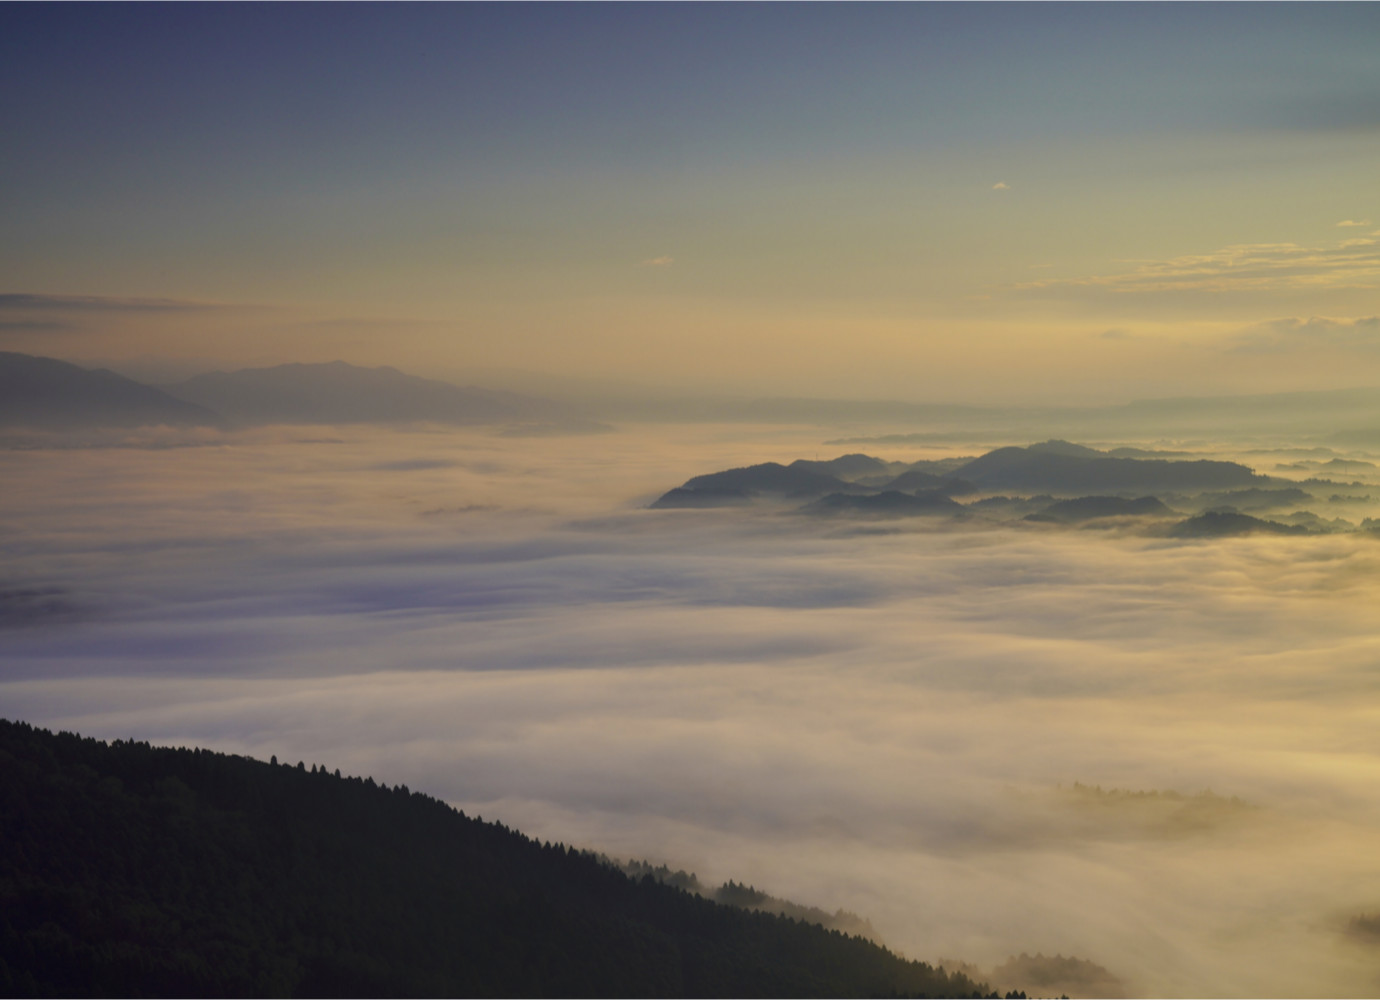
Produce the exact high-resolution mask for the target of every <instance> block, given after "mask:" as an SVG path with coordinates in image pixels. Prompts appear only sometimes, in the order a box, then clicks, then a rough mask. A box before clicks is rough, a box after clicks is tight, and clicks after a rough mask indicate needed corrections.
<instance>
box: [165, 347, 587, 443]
mask: <svg viewBox="0 0 1380 1000" xmlns="http://www.w3.org/2000/svg"><path fill="white" fill-rule="evenodd" d="M161 388H162V389H163V390H164V391H165V392H167V393H168V394H170V395H172V396H175V397H177V398H178V399H182V400H186V401H187V402H189V403H195V404H197V405H198V406H203V407H206V408H208V409H211V410H214V411H215V412H217V413H220V414H222V415H223V416H225V417H226V419H228V420H230V421H231V422H233V423H235V424H239V425H241V426H245V425H254V424H358V423H377V424H394V423H412V422H418V421H427V422H432V423H441V424H532V425H537V426H540V427H550V426H552V425H555V426H557V427H565V428H570V429H586V430H592V429H596V428H597V426H598V425H595V424H593V423H592V422H591V421H588V420H586V419H585V418H584V417H583V416H582V415H581V413H580V412H579V411H578V410H577V409H575V408H574V407H572V406H570V405H568V404H565V403H560V402H556V401H553V400H548V399H539V398H537V397H535V396H523V395H520V394H518V393H515V392H507V391H504V390H500V389H480V388H476V387H473V386H465V387H462V386H458V385H453V384H451V383H450V382H441V381H438V380H436V379H428V378H421V377H419V376H417V375H407V374H404V373H403V372H400V371H398V370H397V369H396V368H388V367H383V368H361V367H358V366H355V365H350V364H346V363H345V362H343V361H332V362H329V363H327V364H287V365H277V366H275V367H272V368H245V369H241V370H240V371H234V372H219V371H217V372H209V373H207V374H205V375H197V376H194V377H192V378H189V379H186V380H185V381H182V382H176V383H174V384H172V385H166V386H162V387H161Z"/></svg>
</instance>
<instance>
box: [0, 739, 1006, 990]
mask: <svg viewBox="0 0 1380 1000" xmlns="http://www.w3.org/2000/svg"><path fill="white" fill-rule="evenodd" d="M978 989H979V987H978V985H977V984H975V983H974V982H973V981H972V980H970V979H968V978H966V977H964V976H962V975H947V974H945V973H944V972H943V971H941V970H937V969H934V968H932V967H930V966H928V965H925V964H924V963H920V962H910V961H906V960H904V959H901V958H899V957H897V956H895V955H893V954H891V953H890V952H888V951H886V950H884V949H882V948H880V947H878V946H876V945H874V944H872V943H870V942H867V941H864V940H862V939H860V938H855V937H847V936H845V935H842V934H840V933H838V932H837V931H826V930H825V929H823V928H822V927H819V926H814V925H808V924H803V923H799V922H796V921H793V920H789V919H786V918H783V917H780V916H776V915H772V914H769V913H762V912H748V911H745V910H742V909H736V908H732V907H728V906H723V905H720V904H717V903H714V902H711V901H709V900H706V899H702V898H699V897H697V896H695V895H692V894H690V893H687V892H685V891H683V890H680V889H677V888H675V887H673V886H670V885H665V884H661V883H659V882H658V881H657V880H656V879H655V878H652V877H651V876H648V877H645V878H642V879H640V880H636V881H634V880H633V879H630V878H628V877H627V876H626V875H624V874H623V873H622V872H620V871H617V870H615V869H613V868H611V867H609V866H608V865H605V864H602V863H600V862H599V861H598V860H597V859H596V858H595V857H594V856H592V855H589V854H586V853H581V852H577V851H575V850H573V849H571V848H566V847H563V846H560V845H554V846H553V845H551V844H540V843H538V842H536V841H533V840H529V839H528V838H526V837H524V836H523V835H522V834H520V833H517V832H516V831H513V830H509V829H507V828H505V827H504V826H503V825H501V824H496V823H485V822H483V821H482V820H480V819H478V818H471V817H467V816H465V815H464V814H463V813H460V812H457V811H455V810H454V809H452V808H450V807H449V806H447V805H445V804H444V803H442V802H439V801H437V800H435V799H432V798H429V797H427V796H425V795H421V794H419V793H415V792H410V791H409V790H408V789H407V788H406V787H403V786H398V787H395V788H391V789H390V788H388V787H386V786H381V785H376V784H375V783H374V782H373V780H372V779H367V778H366V779H360V778H342V777H341V776H340V773H339V772H338V771H337V772H336V773H335V774H333V775H332V774H328V773H327V772H326V771H325V770H324V769H320V768H318V767H316V766H315V765H313V766H312V767H311V768H310V769H308V768H307V767H306V766H305V765H304V764H302V763H298V764H297V765H296V766H295V767H294V766H288V765H278V764H277V763H276V761H274V762H273V763H269V764H265V763H262V762H260V761H254V760H249V759H246V758H242V757H234V756H229V755H225V754H218V753H212V752H209V751H204V750H186V749H168V748H157V747H152V746H150V745H149V744H147V743H135V742H125V741H116V742H115V743H111V744H106V743H103V742H99V741H96V740H92V739H83V738H81V737H78V736H75V735H71V734H59V735H57V736H54V735H52V734H50V733H48V732H45V731H43V730H40V729H35V728H32V727H30V726H27V725H25V724H23V723H12V722H0V991H3V992H4V993H6V994H8V995H16V994H18V995H46V996H91V995H98V996H169V995H181V996H266V995H269V996H328V995H329V996H341V995H346V996H634V995H636V996H896V995H912V996H913V995H930V996H954V995H971V994H973V993H974V991H976V990H978ZM982 989H983V991H985V987H983V988H982Z"/></svg>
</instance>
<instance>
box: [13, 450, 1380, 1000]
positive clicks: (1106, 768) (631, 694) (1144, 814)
mask: <svg viewBox="0 0 1380 1000" xmlns="http://www.w3.org/2000/svg"><path fill="white" fill-rule="evenodd" d="M849 434H852V435H854V436H855V437H857V436H864V437H865V436H867V435H868V434H872V435H873V437H874V438H882V441H875V440H874V442H873V443H868V444H849V445H846V446H845V445H839V444H831V443H828V442H831V441H837V440H840V439H843V438H845V437H847V436H848V435H849ZM1048 436H1049V435H1048V434H1046V435H1043V436H1042V435H1040V434H1039V428H1032V434H1031V435H1030V436H1029V437H1027V438H1024V439H1013V438H991V437H988V438H983V439H974V440H967V441H965V440H961V439H960V438H959V435H956V434H953V435H950V436H949V439H948V440H945V441H939V442H936V441H929V442H917V441H914V440H910V441H907V440H906V439H905V437H904V435H892V436H891V439H890V443H883V442H884V441H885V440H886V436H885V435H882V434H878V433H875V429H874V430H868V429H867V428H861V429H860V428H858V427H856V426H851V427H843V428H840V427H835V426H829V427H821V426H816V425H794V424H766V423H758V424H754V425H750V426H749V425H734V424H726V423H725V424H673V423H663V424H660V425H656V426H649V425H643V426H624V427H622V428H621V429H619V430H618V431H617V432H613V433H600V434H588V435H564V436H519V437H514V436H504V435H501V434H495V433H493V432H492V430H487V429H482V430H481V429H455V428H444V429H443V428H430V429H415V428H414V429H410V430H406V429H400V430H386V429H378V428H371V427H365V426H359V425H356V426H340V427H292V428H286V427H269V428H259V429H248V430H240V431H221V430H214V429H189V430H183V431H173V430H163V431H155V430H145V431H124V432H110V433H108V434H105V435H104V436H102V435H101V434H97V433H94V432H93V433H92V434H88V435H85V436H83V437H80V438H74V437H72V436H70V435H67V436H64V435H60V434H53V435H40V434H34V435H30V436H28V437H25V438H23V439H22V440H19V439H14V440H10V441H9V444H10V447H9V448H7V449H6V450H3V451H0V477H2V478H3V481H4V482H5V483H6V488H5V489H4V491H3V493H0V545H3V547H4V552H5V560H4V564H3V577H0V656H3V659H4V661H5V664H6V671H5V675H4V678H3V681H0V702H3V704H4V706H5V715H6V716H7V717H12V718H22V719H25V720H27V721H29V722H31V723H33V724H35V725H40V726H46V727H50V728H54V729H57V728H62V729H70V730H77V731H80V732H82V733H83V734H85V735H90V736H97V737H101V738H105V739H112V738H124V737H131V736H132V737H135V738H138V739H149V740H152V741H153V742H155V743H167V744H182V745H189V746H190V745H202V746H208V747H212V748H215V749H218V750H223V751H228V752H234V753H242V754H248V755H252V756H255V757H258V758H261V759H267V758H268V757H269V756H270V755H277V756H278V757H279V758H280V759H285V760H290V761H296V760H298V759H301V760H304V761H306V762H307V763H308V764H313V763H319V764H321V765H324V766H326V767H329V768H331V769H335V768H339V769H341V770H342V771H343V772H345V773H356V774H369V775H373V776H374V777H376V778H377V779H379V780H382V781H387V782H392V783H396V782H403V783H406V784H407V785H409V786H411V787H413V788H416V789H419V790H423V791H426V792H428V793H430V794H433V795H436V796H438V797H440V798H443V799H445V800H447V801H449V802H451V803H452V804H454V805H456V806H458V807H461V808H463V809H464V810H466V811H467V812H469V813H471V814H479V815H482V816H483V817H484V818H486V819H498V820H501V821H503V822H504V823H506V824H509V825H511V826H515V827H517V828H518V829H521V830H523V831H524V832H526V833H528V834H531V835H533V836H536V837H539V838H542V839H549V840H553V841H555V840H560V841H563V842H566V843H572V844H576V845H579V846H582V847H587V848H590V849H593V850H597V851H601V852H604V853H605V854H608V855H610V856H612V857H615V858H625V859H631V858H636V859H645V860H647V861H650V862H652V863H653V864H666V865H668V866H669V867H670V868H672V869H684V870H686V871H687V872H694V873H695V874H696V875H697V876H698V877H699V879H700V880H701V881H702V882H704V883H706V884H718V882H721V881H723V880H727V879H736V880H738V881H739V882H748V883H751V884H753V885H755V886H757V887H758V888H760V889H763V890H765V891H767V892H770V893H772V894H773V895H775V896H779V897H784V898H787V899H791V900H793V901H795V902H798V903H801V904H803V905H808V906H818V907H822V908H824V909H826V910H829V911H833V910H834V909H835V908H840V907H841V908H844V909H847V910H850V911H853V912H855V913H858V914H860V915H862V916H864V917H866V918H867V919H869V920H870V921H871V923H872V925H873V927H874V928H875V930H876V932H877V934H878V935H879V937H880V938H881V939H882V940H883V941H884V942H885V943H887V944H888V945H889V946H891V947H893V948H895V949H897V950H899V951H901V952H903V953H905V954H906V955H908V956H910V957H914V958H921V959H924V960H927V961H939V960H944V961H946V962H950V963H952V962H954V961H960V960H961V961H964V962H968V963H972V964H973V965H974V966H976V967H978V968H979V969H980V970H990V969H992V967H994V966H998V965H1000V964H1001V963H1003V962H1005V961H1007V959H1008V958H1010V957H1011V956H1015V955H1018V954H1019V953H1022V952H1025V953H1028V954H1030V955H1035V954H1036V953H1042V954H1043V955H1045V956H1053V955H1056V954H1059V955H1063V956H1077V957H1078V958H1080V959H1086V960H1088V961H1089V962H1092V963H1096V964H1097V965H1100V966H1102V967H1104V968H1105V969H1106V970H1108V972H1109V973H1110V974H1111V975H1113V976H1115V977H1117V981H1116V983H1115V984H1114V985H1113V987H1112V988H1119V989H1121V990H1122V991H1123V992H1126V993H1152V994H1161V995H1190V994H1191V995H1246V994H1269V995H1291V994H1318V993H1332V994H1338V995H1344V994H1354V995H1367V994H1373V993H1374V991H1375V989H1376V987H1377V985H1380V937H1377V936H1376V935H1375V934H1374V924H1375V921H1373V920H1372V921H1367V920H1366V919H1365V918H1366V917H1367V915H1373V914H1375V913H1376V912H1377V911H1380V857H1377V855H1376V854H1375V852H1374V850H1373V844H1374V842H1375V838H1376V836H1377V834H1378V833H1380V799H1377V797H1376V795H1375V788H1376V787H1377V781H1378V780H1380V743H1378V742H1377V736H1376V732H1377V721H1380V673H1377V665H1380V637H1377V635H1376V634H1375V628H1374V623H1375V607H1376V600H1377V597H1380V583H1377V580H1380V540H1377V538H1376V536H1375V534H1374V532H1372V531H1370V530H1360V526H1361V525H1362V524H1363V523H1364V518H1366V517H1374V516H1377V513H1378V512H1380V503H1377V504H1376V509H1371V507H1370V500H1369V499H1368V498H1369V496H1370V493H1368V492H1367V489H1368V488H1369V489H1371V490H1372V491H1373V492H1374V493H1375V494H1376V495H1377V496H1380V477H1377V476H1376V475H1375V472H1376V470H1375V468H1374V466H1369V465H1367V464H1366V463H1368V462H1370V461H1373V460H1374V459H1375V457H1376V456H1375V455H1374V454H1370V453H1367V452H1365V451H1364V450H1359V451H1358V450H1354V449H1353V450H1346V449H1341V450H1337V451H1331V450H1329V449H1325V448H1319V447H1318V446H1317V444H1316V442H1298V441H1289V440H1278V441H1274V442H1272V443H1266V442H1262V441H1261V440H1260V439H1253V440H1249V441H1241V442H1229V441H1216V442H1212V443H1204V442H1202V441H1190V442H1187V443H1185V442H1173V441H1169V442H1166V441H1164V440H1154V441H1138V440H1136V439H1134V438H1131V437H1129V436H1128V437H1125V438H1119V439H1117V440H1114V441H1113V440H1100V441H1089V439H1088V438H1086V437H1085V438H1081V439H1076V440H1082V441H1087V442H1088V443H1091V444H1094V445H1095V446H1096V447H1098V448H1112V447H1116V446H1138V447H1143V448H1146V449H1161V450H1169V449H1176V450H1177V452H1181V453H1182V454H1184V455H1187V456H1190V457H1192V458H1195V459H1196V458H1208V459H1215V460H1235V461H1240V462H1242V463H1243V464H1245V465H1248V466H1250V467H1251V468H1252V469H1254V470H1256V471H1257V472H1260V473H1264V474H1268V475H1270V476H1283V477H1288V478H1293V479H1297V480H1303V479H1306V478H1308V477H1311V476H1320V475H1328V476H1330V477H1331V478H1332V479H1333V480H1335V481H1337V482H1339V483H1344V484H1346V489H1339V490H1338V493H1337V495H1338V496H1339V498H1340V499H1338V500H1335V501H1331V502H1330V506H1329V501H1328V499H1327V497H1325V496H1324V497H1321V498H1319V499H1318V502H1317V503H1315V504H1313V505H1312V507H1310V508H1309V509H1310V511H1311V512H1312V514H1314V515H1317V517H1318V518H1319V519H1323V520H1327V521H1332V520H1333V519H1336V518H1342V519H1343V520H1345V521H1346V522H1347V523H1348V524H1349V525H1351V526H1352V528H1354V529H1355V530H1345V531H1338V530H1331V531H1322V530H1317V531H1313V532H1312V533H1308V534H1271V533H1259V532H1257V533H1252V534H1247V535H1242V536H1239V537H1220V538H1218V537H1213V538H1193V537H1175V536H1174V535H1173V534H1171V533H1169V532H1168V531H1166V530H1164V528H1165V525H1168V524H1171V523H1174V522H1173V521H1172V520H1167V519H1164V518H1160V519H1158V520H1156V519H1153V518H1151V519H1149V520H1148V521H1147V520H1146V519H1142V518H1134V517H1131V518H1102V519H1096V520H1091V521H1084V522H1079V523H1076V524H1063V523H1050V522H1049V521H1041V520H1038V519H1037V520H1025V519H1023V517H1021V516H1018V515H1019V512H1017V514H1016V515H1012V516H1010V517H1002V518H994V517H968V518H952V517H899V518H897V517H869V516H849V515H848V514H846V513H845V514H844V515H841V516H830V517H810V516H806V515H804V514H801V513H800V512H799V510H798V509H797V508H798V506H799V505H798V504H794V505H793V504H787V503H772V502H765V503H751V504H742V505H735V506H730V507H724V508H714V509H652V508H651V507H650V505H651V504H652V503H653V502H655V501H656V500H657V498H658V497H659V496H661V495H663V494H664V493H666V491H668V490H671V489H673V488H675V487H678V486H679V485H680V484H682V483H683V482H686V481H687V480H690V479H691V478H692V477H695V476H700V475H704V474H707V473H712V472H715V471H717V470H724V469H730V468H739V467H744V466H751V465H754V464H757V463H763V462H771V461H775V462H781V463H789V462H790V461H792V460H793V459H802V458H803V459H810V460H815V459H819V460H828V459H832V458H834V457H836V456H838V455H841V454H843V453H844V452H845V451H849V452H859V451H861V452H866V453H867V454H869V455H873V456H876V457H879V458H881V459H884V460H886V461H890V462H905V463H913V462H917V461H924V460H929V461H943V460H945V459H954V458H959V457H968V456H978V455H981V454H983V453H984V452H985V451H987V450H989V449H991V448H996V447H998V446H1003V445H1022V446H1024V445H1029V444H1031V443H1033V442H1036V441H1040V440H1043V438H1044V437H1048ZM1325 463H1333V464H1332V465H1331V466H1325ZM1343 467H1345V474H1338V470H1342V469H1343ZM1314 492H1315V494H1316V491H1314ZM981 498H982V495H981V494H979V495H976V496H963V497H959V498H958V499H959V500H960V501H961V502H963V503H964V504H965V505H966V504H971V503H973V502H974V501H975V500H977V499H981ZM1171 506H1173V505H1172V504H1171ZM1190 513H1192V511H1191V510H1187V509H1183V508H1180V509H1179V511H1178V516H1179V517H1186V516H1187V515H1188V514H1190ZM1260 516H1261V517H1262V518H1267V517H1275V516H1276V514H1271V513H1262V514H1261V515H1260ZM1280 516H1283V515H1282V514H1281V515H1280ZM1334 527H1335V526H1334ZM1027 985H1028V984H1027ZM1057 989H1058V990H1060V991H1069V992H1070V993H1071V994H1073V995H1077V992H1078V990H1079V984H1078V983H1077V982H1072V981H1062V982H1060V983H1059V984H1058V985H1057ZM1087 991H1088V992H1100V993H1104V994H1105V993H1107V992H1109V991H1110V990H1109V985H1108V981H1107V980H1105V979H1104V980H1101V981H1099V982H1098V983H1097V985H1096V986H1093V985H1088V986H1087Z"/></svg>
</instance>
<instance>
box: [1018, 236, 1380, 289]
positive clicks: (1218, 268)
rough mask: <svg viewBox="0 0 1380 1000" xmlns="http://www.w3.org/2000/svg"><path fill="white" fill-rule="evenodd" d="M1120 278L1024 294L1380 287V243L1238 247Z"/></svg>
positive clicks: (1142, 267) (1077, 281)
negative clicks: (1075, 290)
mask: <svg viewBox="0 0 1380 1000" xmlns="http://www.w3.org/2000/svg"><path fill="white" fill-rule="evenodd" d="M1128 263H1133V264H1135V265H1136V266H1135V267H1134V268H1133V269H1132V270H1129V271H1123V272H1120V273H1117V274H1105V275H1093V276H1090V277H1083V278H1053V279H1048V280H1042V281H1030V282H1025V283H1023V284H1021V285H1018V286H1016V287H1017V288H1018V289H1021V290H1046V289H1059V288H1069V289H1072V288H1095V289H1105V290H1106V291H1109V292H1116V293H1127V294H1134V293H1150V292H1171V291H1201V292H1239V291H1278V290H1282V289H1295V288H1311V289H1337V288H1375V287H1380V240H1377V239H1376V238H1375V237H1374V236H1366V237H1359V238H1357V239H1349V240H1343V241H1341V242H1340V243H1338V244H1336V245H1335V246H1330V247H1307V246H1300V245H1299V244H1297V243H1238V244H1234V245H1232V246H1228V247H1223V248H1222V249H1221V250H1216V251H1213V252H1211V253H1206V254H1188V255H1185V256H1182V257H1171V258H1170V259H1168V260H1144V261H1131V262H1128Z"/></svg>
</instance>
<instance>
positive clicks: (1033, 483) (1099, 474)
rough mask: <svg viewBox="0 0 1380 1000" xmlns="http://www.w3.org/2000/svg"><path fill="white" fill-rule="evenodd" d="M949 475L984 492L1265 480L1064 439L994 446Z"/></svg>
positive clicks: (1207, 464) (1227, 468)
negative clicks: (1107, 451)
mask: <svg viewBox="0 0 1380 1000" xmlns="http://www.w3.org/2000/svg"><path fill="white" fill-rule="evenodd" d="M1089 453H1091V454H1089ZM953 474H954V476H955V477H958V478H961V479H967V480H969V481H971V482H973V483H976V484H977V485H978V486H980V487H982V488H983V489H985V490H1025V491H1034V492H1044V493H1054V494H1060V493H1063V494H1070V493H1073V494H1088V493H1123V492H1142V491H1143V492H1155V491H1160V490H1178V491H1198V490H1209V489H1229V488H1234V487H1247V486H1257V485H1261V484H1263V483H1268V482H1269V479H1268V478H1267V477H1265V476H1260V475H1257V474H1256V473H1255V472H1253V471H1251V470H1250V469H1249V468H1247V467H1246V466H1244V465H1239V464H1237V463H1236V462H1214V461H1208V460H1198V461H1181V460H1170V459H1146V458H1113V457H1111V456H1110V455H1107V454H1105V453H1103V452H1097V451H1094V450H1093V449H1091V448H1083V447H1082V446H1074V445H1069V444H1068V442H1066V441H1051V442H1046V443H1045V444H1043V445H1031V446H1030V447H1028V448H1017V447H1010V448H998V449H996V450H995V451H989V452H988V453H987V454H986V455H983V456H981V457H980V458H976V459H974V460H973V461H971V462H969V463H968V464H967V465H964V466H962V467H960V468H959V469H956V470H955V471H954V473H953Z"/></svg>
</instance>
